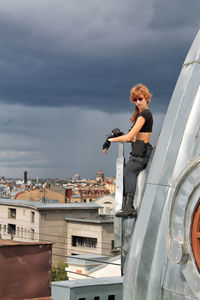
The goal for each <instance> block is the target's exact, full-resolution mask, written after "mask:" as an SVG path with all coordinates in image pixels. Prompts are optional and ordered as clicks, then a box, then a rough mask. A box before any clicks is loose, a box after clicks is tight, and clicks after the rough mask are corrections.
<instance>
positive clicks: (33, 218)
mask: <svg viewBox="0 0 200 300" xmlns="http://www.w3.org/2000/svg"><path fill="white" fill-rule="evenodd" d="M31 222H32V223H34V222H35V213H34V211H32V212H31Z"/></svg>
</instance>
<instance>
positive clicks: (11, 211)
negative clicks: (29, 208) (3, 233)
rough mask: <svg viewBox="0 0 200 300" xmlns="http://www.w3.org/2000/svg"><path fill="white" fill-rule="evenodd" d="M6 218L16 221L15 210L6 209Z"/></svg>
mask: <svg viewBox="0 0 200 300" xmlns="http://www.w3.org/2000/svg"><path fill="white" fill-rule="evenodd" d="M8 218H11V219H16V209H15V208H9V209H8Z"/></svg>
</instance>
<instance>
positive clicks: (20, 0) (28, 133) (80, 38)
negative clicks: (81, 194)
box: [0, 0, 200, 178]
mask: <svg viewBox="0 0 200 300" xmlns="http://www.w3.org/2000/svg"><path fill="white" fill-rule="evenodd" d="M199 12H200V1H199V0H190V1H188V0H168V1H163V0H145V1H143V0H15V1H13V0H0V70H1V72H0V176H6V177H23V172H24V170H27V171H28V177H29V178H30V177H36V176H39V177H43V178H44V177H45V178H47V177H49V178H56V177H59V178H68V177H71V176H73V175H74V174H75V173H79V174H80V175H81V177H85V178H94V177H95V176H96V173H97V171H98V170H99V169H102V170H103V171H104V173H105V175H106V176H113V175H115V160H116V155H117V144H113V145H112V146H111V149H110V151H109V153H108V154H107V155H104V154H103V152H102V144H103V142H104V140H105V136H106V134H108V133H109V132H110V131H111V129H113V128H116V127H118V128H120V129H122V130H123V131H125V132H126V131H127V130H128V129H129V128H130V121H129V120H130V116H131V114H132V111H133V109H134V105H133V104H131V103H130V101H129V95H130V89H131V87H132V86H133V85H134V84H136V83H138V82H142V83H145V84H146V85H147V86H148V87H149V89H150V91H151V92H152V94H153V98H152V103H151V105H150V108H151V110H152V112H153V115H154V130H153V135H152V144H153V143H154V142H155V140H156V139H157V136H158V134H159V131H160V128H161V126H162V122H163V119H164V116H165V113H166V110H167V107H168V104H169V101H170V98H171V95H172V92H173V89H174V87H175V84H176V81H177V79H178V76H179V73H180V71H181V67H182V64H183V62H184V59H185V57H186V54H187V52H188V50H189V48H190V46H191V43H192V41H193V40H194V38H195V36H196V34H197V32H198V30H199V29H200V22H199V21H200V17H199ZM126 147H128V145H126ZM127 151H129V149H128V150H127Z"/></svg>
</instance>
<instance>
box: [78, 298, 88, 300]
mask: <svg viewBox="0 0 200 300" xmlns="http://www.w3.org/2000/svg"><path fill="white" fill-rule="evenodd" d="M78 300H86V298H78Z"/></svg>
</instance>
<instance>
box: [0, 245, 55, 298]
mask: <svg viewBox="0 0 200 300" xmlns="http://www.w3.org/2000/svg"><path fill="white" fill-rule="evenodd" d="M51 253H52V244H51V243H13V242H12V243H7V242H4V244H3V243H1V245H0V270H1V272H0V299H1V300H8V299H9V300H14V299H34V298H36V299H37V298H38V299H40V300H42V299H45V300H47V299H48V300H50V299H51Z"/></svg>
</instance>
